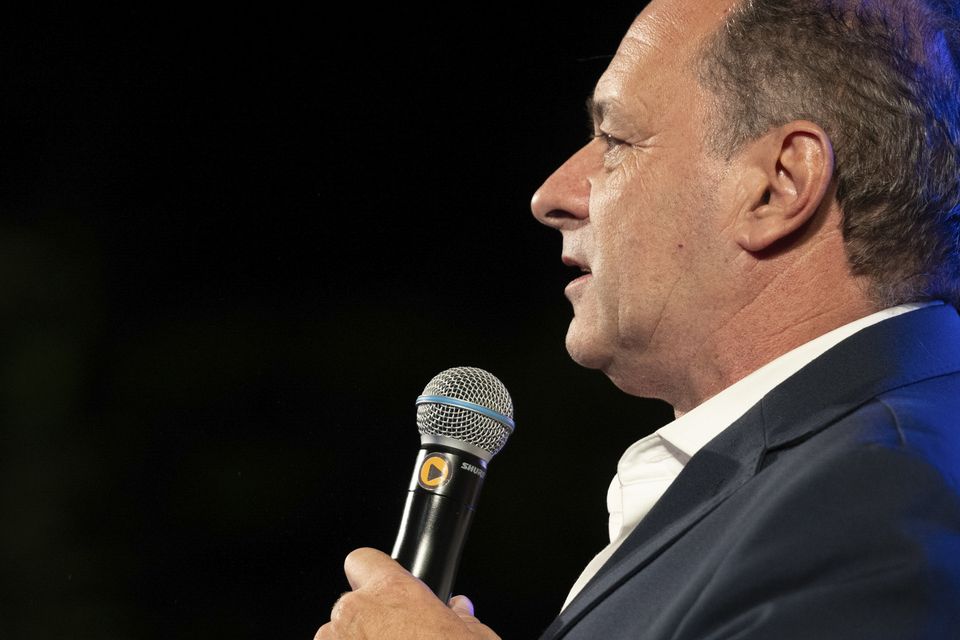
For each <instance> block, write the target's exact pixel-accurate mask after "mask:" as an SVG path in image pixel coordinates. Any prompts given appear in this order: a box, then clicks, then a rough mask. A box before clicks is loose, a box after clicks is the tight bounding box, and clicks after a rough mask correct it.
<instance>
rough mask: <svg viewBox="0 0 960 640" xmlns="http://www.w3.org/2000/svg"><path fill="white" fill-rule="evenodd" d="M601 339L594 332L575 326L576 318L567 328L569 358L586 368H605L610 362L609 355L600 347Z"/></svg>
mask: <svg viewBox="0 0 960 640" xmlns="http://www.w3.org/2000/svg"><path fill="white" fill-rule="evenodd" d="M601 342H602V341H601V340H598V339H597V336H596V335H595V334H591V333H588V332H584V331H582V330H581V329H580V327H578V326H577V322H576V318H574V321H573V322H571V323H570V328H569V329H568V330H567V339H566V345H567V353H569V354H570V358H571V359H572V360H573V361H574V362H576V363H577V364H579V365H580V366H581V367H586V368H587V369H605V368H606V367H607V366H608V365H609V364H610V355H609V354H608V353H607V352H606V351H605V350H604V349H602V348H601Z"/></svg>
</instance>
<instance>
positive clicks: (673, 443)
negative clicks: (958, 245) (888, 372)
mask: <svg viewBox="0 0 960 640" xmlns="http://www.w3.org/2000/svg"><path fill="white" fill-rule="evenodd" d="M935 304H942V303H940V302H925V303H910V304H903V305H900V306H896V307H891V308H889V309H884V310H883V311H878V312H877V313H874V314H871V315H869V316H867V317H865V318H860V319H859V320H855V321H854V322H851V323H849V324H846V325H844V326H842V327H839V328H837V329H834V330H833V331H830V332H829V333H825V334H824V335H822V336H820V337H819V338H815V339H814V340H811V341H810V342H807V343H805V344H802V345H800V346H799V347H797V348H796V349H793V350H792V351H789V352H787V353H785V354H784V355H782V356H780V357H779V358H777V359H775V360H773V361H771V362H769V363H767V364H765V365H764V366H762V367H760V368H759V369H757V370H756V371H754V372H753V373H751V374H750V375H748V376H746V377H745V378H742V379H741V380H739V381H737V382H736V383H734V384H732V385H731V386H729V387H727V388H726V389H724V390H723V391H721V392H720V393H718V394H717V395H715V396H713V397H712V398H710V399H709V400H707V401H705V402H703V403H701V404H700V405H698V406H696V407H695V408H694V409H692V410H690V411H689V412H687V413H685V414H683V415H682V416H680V417H679V418H677V419H676V420H674V421H673V422H671V423H670V424H668V425H666V426H664V427H661V428H660V429H658V430H657V431H655V432H654V433H652V434H650V435H649V436H647V437H646V438H643V439H642V440H639V441H637V442H635V443H634V444H632V445H631V446H630V447H629V448H628V449H627V450H626V452H625V453H624V454H623V457H621V458H620V462H619V463H618V464H617V473H616V475H615V476H614V477H613V480H612V481H611V482H610V488H609V489H608V490H607V510H608V511H609V513H610V518H609V522H608V525H607V528H608V533H609V534H610V544H608V545H607V546H606V547H605V548H604V549H603V550H602V551H601V552H600V553H598V554H597V555H596V556H595V557H594V558H593V560H591V561H590V562H589V564H587V567H586V568H585V569H584V570H583V573H581V574H580V577H579V578H578V579H577V581H576V582H575V583H574V585H573V588H572V589H571V590H570V594H569V595H568V596H567V600H566V602H564V603H563V608H564V609H565V608H566V607H567V605H568V604H570V601H571V600H573V598H574V597H575V596H576V595H577V594H578V593H579V592H580V590H581V589H582V588H583V587H584V585H586V584H587V582H589V581H590V579H591V578H592V577H593V576H594V575H596V573H597V571H599V570H600V567H601V566H603V564H604V563H605V562H606V561H607V560H608V559H609V558H610V556H611V555H613V552H614V551H616V550H617V548H618V547H619V546H620V544H621V543H622V542H623V541H624V540H625V539H626V537H627V536H628V535H630V532H631V531H633V529H634V527H636V526H637V523H639V522H640V520H642V519H643V517H644V516H645V515H646V514H647V513H648V512H649V511H650V509H651V508H652V507H653V505H654V504H655V503H656V502H657V500H659V499H660V496H662V495H663V494H664V493H665V492H666V490H667V487H669V486H670V483H672V482H673V481H674V479H676V477H677V476H678V475H680V472H681V471H682V470H683V467H684V465H686V463H687V461H688V460H690V458H692V457H693V456H694V454H696V453H697V451H699V450H700V449H701V448H702V447H703V446H704V445H705V444H707V443H708V442H710V441H711V440H713V439H714V438H715V437H716V436H717V435H719V434H720V432H721V431H723V430H724V429H726V428H727V427H729V426H730V425H731V424H733V423H734V422H735V421H736V420H737V418H739V417H740V416H742V415H743V414H744V413H746V412H747V410H748V409H750V407H752V406H753V405H755V404H756V403H757V402H759V401H760V399H761V398H763V396H765V395H766V394H767V393H768V392H769V391H771V390H772V389H773V388H774V387H776V386H777V385H778V384H780V383H781V382H783V381H784V380H786V379H787V378H789V377H790V376H791V375H793V374H794V373H796V372H797V371H799V370H800V369H802V368H803V367H804V366H805V365H807V364H808V363H810V362H812V361H813V360H814V359H816V358H817V357H818V356H820V355H821V354H823V353H824V352H825V351H827V349H829V348H830V347H833V346H834V345H836V344H838V343H839V342H841V341H842V340H844V339H846V338H848V337H850V336H852V335H853V334H854V333H856V332H857V331H860V330H861V329H864V328H866V327H869V326H870V325H872V324H876V323H877V322H880V321H882V320H886V319H888V318H892V317H894V316H897V315H900V314H901V313H906V312H908V311H913V310H915V309H920V308H922V307H927V306H931V305H935Z"/></svg>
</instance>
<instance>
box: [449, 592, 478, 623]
mask: <svg viewBox="0 0 960 640" xmlns="http://www.w3.org/2000/svg"><path fill="white" fill-rule="evenodd" d="M447 606H448V607H450V609H451V610H453V612H454V613H455V614H457V615H458V616H460V617H461V618H473V603H472V602H470V598H468V597H467V596H453V597H452V598H450V602H448V603H447Z"/></svg>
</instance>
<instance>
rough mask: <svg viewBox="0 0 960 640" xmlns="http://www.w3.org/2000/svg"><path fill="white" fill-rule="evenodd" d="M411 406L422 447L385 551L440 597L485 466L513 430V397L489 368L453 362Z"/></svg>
mask: <svg viewBox="0 0 960 640" xmlns="http://www.w3.org/2000/svg"><path fill="white" fill-rule="evenodd" d="M416 404H417V429H418V430H419V432H420V445H421V447H420V453H419V454H418V456H417V462H416V465H414V468H413V478H411V480H410V486H409V489H408V491H407V500H406V504H405V505H404V508H403V518H402V519H401V521H400V532H399V534H398V535H397V541H396V544H394V547H393V552H392V553H391V555H392V556H393V558H394V559H395V560H397V561H398V562H399V563H400V564H401V565H403V567H405V568H406V569H407V570H408V571H410V573H412V574H413V575H414V576H416V577H417V578H420V579H421V580H422V581H423V582H424V583H425V584H426V585H427V586H428V587H430V589H431V590H432V591H433V592H434V593H435V594H436V595H437V597H438V598H440V599H441V600H442V601H444V602H446V601H447V600H448V599H449V598H450V592H451V590H452V589H453V583H454V580H455V579H456V576H457V569H458V568H459V566H460V556H461V555H462V553H463V548H464V544H465V543H466V539H467V533H468V532H469V530H470V524H471V523H472V522H473V514H474V512H475V509H476V506H477V500H478V498H479V496H480V488H481V487H482V486H483V479H484V477H485V476H486V474H487V464H488V463H489V461H490V460H491V459H492V458H493V456H495V455H496V454H497V452H498V451H500V449H502V448H503V446H504V445H505V444H506V442H507V438H509V436H510V434H511V433H513V430H514V422H513V400H512V399H511V398H510V394H509V393H508V392H507V390H506V388H505V387H504V386H503V383H502V382H500V381H499V380H498V379H497V378H495V377H494V376H493V375H491V374H490V373H488V372H486V371H484V370H482V369H476V368H474V367H455V368H453V369H447V370H446V371H443V372H441V373H439V374H437V375H436V376H434V377H433V379H432V380H431V381H430V382H429V383H428V384H427V386H426V388H424V390H423V394H422V395H421V396H419V397H418V398H417V402H416Z"/></svg>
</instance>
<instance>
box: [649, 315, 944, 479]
mask: <svg viewBox="0 0 960 640" xmlns="http://www.w3.org/2000/svg"><path fill="white" fill-rule="evenodd" d="M937 304H943V303H942V302H940V301H938V300H935V301H932V302H911V303H908V304H902V305H898V306H896V307H890V308H889V309H884V310H882V311H878V312H876V313H872V314H870V315H869V316H866V317H864V318H860V319H859V320H855V321H853V322H851V323H849V324H845V325H843V326H842V327H838V328H837V329H834V330H833V331H830V332H828V333H825V334H823V335H822V336H820V337H819V338H815V339H814V340H811V341H810V342H807V343H805V344H802V345H800V346H799V347H797V348H795V349H793V350H791V351H788V352H787V353H785V354H783V355H782V356H780V357H779V358H777V359H775V360H772V361H771V362H769V363H767V364H765V365H764V366H762V367H760V368H759V369H757V370H756V371H754V372H753V373H751V374H749V375H748V376H746V377H745V378H742V379H740V380H739V381H738V382H736V383H734V384H732V385H731V386H729V387H727V388H726V389H724V390H723V391H721V392H720V393H718V394H717V395H715V396H713V397H712V398H710V399H709V400H706V401H705V402H703V403H701V404H699V405H698V406H696V407H695V408H693V409H692V410H690V411H688V412H687V413H685V414H683V415H682V416H680V417H679V418H677V419H676V420H674V421H673V422H671V423H669V424H667V425H665V426H663V427H661V428H660V429H658V430H657V431H656V434H657V435H658V436H659V437H660V438H662V439H663V441H664V443H665V445H666V446H667V447H668V448H670V449H672V450H673V453H674V455H675V456H676V457H677V458H678V459H680V460H681V462H683V463H684V464H686V462H687V461H688V460H689V459H690V458H692V457H693V456H694V455H695V454H696V453H697V452H698V451H699V450H700V449H701V448H703V446H704V445H706V444H707V443H708V442H710V441H711V440H713V439H714V438H715V437H716V436H717V435H719V434H720V432H721V431H723V430H724V429H726V428H727V427H729V426H730V425H731V424H733V423H734V422H735V421H736V420H737V418H739V417H740V416H742V415H743V414H744V413H746V412H747V410H748V409H750V407H752V406H753V405H755V404H756V403H757V402H759V401H760V399H761V398H763V396H765V395H766V394H767V393H768V392H770V391H771V390H772V389H773V388H774V387H776V386H777V385H779V384H780V383H781V382H783V381H784V380H786V379H787V378H789V377H790V376H792V375H793V374H794V373H796V372H797V371H799V370H800V369H802V368H803V367H804V366H806V365H807V364H809V363H810V362H812V361H813V360H815V359H816V358H817V357H819V356H820V355H821V354H823V353H824V352H825V351H827V350H828V349H830V347H833V346H834V345H836V344H838V343H839V342H841V341H842V340H844V339H845V338H848V337H850V336H852V335H853V334H854V333H856V332H858V331H860V330H861V329H865V328H866V327H869V326H870V325H872V324H876V323H878V322H880V321H881V320H886V319H887V318H892V317H894V316H898V315H900V314H902V313H907V312H908V311H914V310H916V309H922V308H923V307H929V306H933V305H937Z"/></svg>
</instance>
